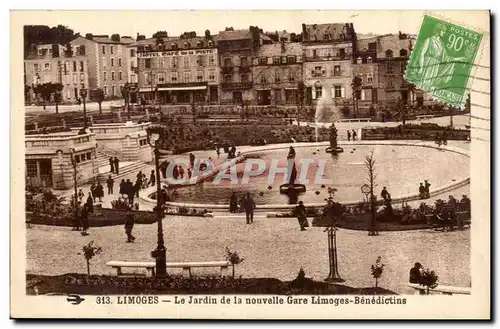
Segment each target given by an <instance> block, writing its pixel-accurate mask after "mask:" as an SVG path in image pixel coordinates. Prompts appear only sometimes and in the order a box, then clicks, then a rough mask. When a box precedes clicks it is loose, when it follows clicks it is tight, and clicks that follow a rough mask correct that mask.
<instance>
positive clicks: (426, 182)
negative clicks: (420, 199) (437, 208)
mask: <svg viewBox="0 0 500 329" xmlns="http://www.w3.org/2000/svg"><path fill="white" fill-rule="evenodd" d="M430 187H431V184H430V183H429V182H428V181H427V180H424V188H425V198H426V199H428V198H430V197H431V193H430Z"/></svg>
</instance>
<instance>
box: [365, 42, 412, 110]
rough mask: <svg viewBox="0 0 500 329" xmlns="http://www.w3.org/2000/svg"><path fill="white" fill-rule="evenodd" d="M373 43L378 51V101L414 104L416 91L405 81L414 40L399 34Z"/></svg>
mask: <svg viewBox="0 0 500 329" xmlns="http://www.w3.org/2000/svg"><path fill="white" fill-rule="evenodd" d="M372 42H375V43H376V49H377V56H376V62H377V64H378V87H379V88H378V96H377V100H378V101H379V102H381V103H397V102H400V101H401V102H403V103H410V102H412V101H413V100H414V99H415V98H416V91H414V90H413V88H412V86H411V85H410V84H409V83H408V82H407V81H406V80H405V79H404V74H405V70H406V63H407V62H408V59H409V56H410V52H411V50H412V42H413V41H412V39H411V38H410V37H409V36H407V35H406V34H401V33H399V35H392V34H391V35H384V36H379V37H375V38H373V41H372ZM372 47H374V46H372Z"/></svg>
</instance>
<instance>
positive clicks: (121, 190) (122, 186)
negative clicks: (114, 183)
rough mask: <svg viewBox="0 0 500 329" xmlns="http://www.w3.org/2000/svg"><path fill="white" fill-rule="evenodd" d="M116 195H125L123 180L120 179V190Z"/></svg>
mask: <svg viewBox="0 0 500 329" xmlns="http://www.w3.org/2000/svg"><path fill="white" fill-rule="evenodd" d="M118 193H119V194H120V195H121V196H122V197H123V195H124V194H127V192H126V184H125V179H122V181H121V182H120V189H119V190H118Z"/></svg>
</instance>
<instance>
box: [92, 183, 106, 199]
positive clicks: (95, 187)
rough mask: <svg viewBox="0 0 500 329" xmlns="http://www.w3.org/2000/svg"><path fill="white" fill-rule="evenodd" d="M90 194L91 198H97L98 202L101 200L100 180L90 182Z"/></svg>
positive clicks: (102, 192) (102, 195)
mask: <svg viewBox="0 0 500 329" xmlns="http://www.w3.org/2000/svg"><path fill="white" fill-rule="evenodd" d="M90 194H91V195H92V199H93V200H94V201H95V200H97V199H99V202H102V198H103V197H104V187H103V186H102V185H101V183H100V182H97V184H96V183H92V185H91V186H90Z"/></svg>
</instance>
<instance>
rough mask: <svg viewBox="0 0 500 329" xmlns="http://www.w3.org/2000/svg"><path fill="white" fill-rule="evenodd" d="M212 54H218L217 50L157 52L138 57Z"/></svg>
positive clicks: (141, 54) (138, 54) (142, 54)
mask: <svg viewBox="0 0 500 329" xmlns="http://www.w3.org/2000/svg"><path fill="white" fill-rule="evenodd" d="M211 54H217V49H191V50H174V51H157V52H149V53H137V57H138V58H152V57H175V56H191V55H211Z"/></svg>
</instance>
